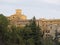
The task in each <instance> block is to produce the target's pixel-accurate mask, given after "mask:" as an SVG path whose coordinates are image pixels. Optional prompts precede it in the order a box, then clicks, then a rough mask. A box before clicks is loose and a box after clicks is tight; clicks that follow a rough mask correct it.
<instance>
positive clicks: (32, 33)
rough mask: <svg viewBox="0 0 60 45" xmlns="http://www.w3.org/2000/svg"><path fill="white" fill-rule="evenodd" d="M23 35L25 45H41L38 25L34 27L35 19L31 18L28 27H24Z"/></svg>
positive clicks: (40, 33)
mask: <svg viewBox="0 0 60 45" xmlns="http://www.w3.org/2000/svg"><path fill="white" fill-rule="evenodd" d="M23 33H24V35H23V36H24V39H25V40H26V45H42V32H41V29H40V27H39V25H38V26H37V25H36V19H35V17H33V19H32V20H31V21H30V24H29V25H26V27H25V29H24V31H23ZM31 43H32V44H31Z"/></svg>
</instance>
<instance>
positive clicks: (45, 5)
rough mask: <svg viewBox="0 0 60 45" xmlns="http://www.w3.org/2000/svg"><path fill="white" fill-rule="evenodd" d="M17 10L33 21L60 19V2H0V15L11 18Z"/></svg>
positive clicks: (29, 0)
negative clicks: (33, 19) (34, 19)
mask: <svg viewBox="0 0 60 45" xmlns="http://www.w3.org/2000/svg"><path fill="white" fill-rule="evenodd" d="M16 9H22V13H23V14H24V15H26V16H27V18H28V19H31V18H32V17H33V16H35V17H36V18H37V19H40V18H47V19H55V18H56V19H60V0H0V13H2V14H4V15H5V16H10V15H12V14H14V13H15V10H16Z"/></svg>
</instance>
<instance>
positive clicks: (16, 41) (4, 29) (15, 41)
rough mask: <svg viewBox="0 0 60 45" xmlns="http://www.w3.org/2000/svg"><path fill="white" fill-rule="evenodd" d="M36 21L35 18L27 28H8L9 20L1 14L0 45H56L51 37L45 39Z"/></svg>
mask: <svg viewBox="0 0 60 45" xmlns="http://www.w3.org/2000/svg"><path fill="white" fill-rule="evenodd" d="M35 21H36V18H35V17H33V19H31V20H30V23H29V25H27V24H26V26H25V27H16V26H15V25H12V26H11V27H8V25H9V20H8V19H7V18H6V17H5V16H4V15H3V14H0V45H55V43H56V42H55V41H54V40H53V38H52V37H51V36H50V37H46V38H43V36H44V33H43V32H42V31H41V28H40V27H39V25H36V22H35ZM57 45H59V42H58V43H57Z"/></svg>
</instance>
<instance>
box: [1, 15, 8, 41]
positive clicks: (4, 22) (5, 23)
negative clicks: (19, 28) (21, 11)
mask: <svg viewBox="0 0 60 45" xmlns="http://www.w3.org/2000/svg"><path fill="white" fill-rule="evenodd" d="M8 22H9V21H8V19H7V18H6V17H5V16H4V15H3V14H0V38H1V40H2V41H3V42H4V41H5V35H6V32H7V30H8V28H7V27H8V24H9V23H8Z"/></svg>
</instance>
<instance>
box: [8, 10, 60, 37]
mask: <svg viewBox="0 0 60 45" xmlns="http://www.w3.org/2000/svg"><path fill="white" fill-rule="evenodd" d="M7 18H8V19H9V21H10V24H11V25H16V26H25V25H26V24H29V21H30V20H28V19H27V16H25V15H24V14H22V10H21V9H16V13H15V14H13V15H11V16H9V17H7ZM36 24H37V25H38V24H39V26H40V28H41V30H42V31H44V33H45V35H46V36H48V35H50V34H51V35H52V36H54V34H55V30H58V32H60V19H44V18H41V19H39V20H36Z"/></svg>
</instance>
